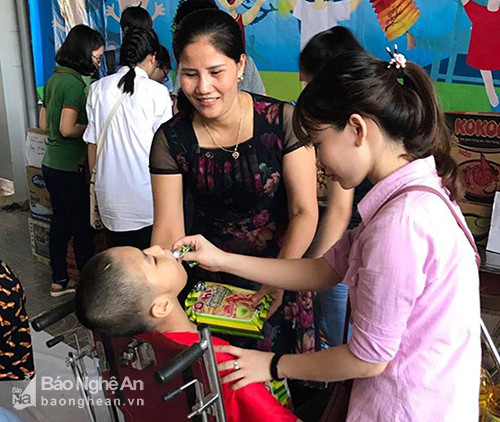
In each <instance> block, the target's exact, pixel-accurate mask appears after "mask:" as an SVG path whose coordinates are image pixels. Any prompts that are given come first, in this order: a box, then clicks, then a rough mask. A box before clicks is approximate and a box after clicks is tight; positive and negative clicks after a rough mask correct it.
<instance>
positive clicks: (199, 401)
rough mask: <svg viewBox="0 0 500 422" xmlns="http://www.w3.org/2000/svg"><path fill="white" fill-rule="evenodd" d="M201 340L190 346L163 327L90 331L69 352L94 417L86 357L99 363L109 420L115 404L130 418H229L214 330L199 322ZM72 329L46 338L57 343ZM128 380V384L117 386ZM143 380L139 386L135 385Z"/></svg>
mask: <svg viewBox="0 0 500 422" xmlns="http://www.w3.org/2000/svg"><path fill="white" fill-rule="evenodd" d="M74 306H75V305H74V301H73V300H70V301H68V302H65V303H63V304H62V305H59V306H57V307H56V308H54V309H52V310H49V311H48V312H46V313H44V314H42V315H40V316H38V317H36V318H35V319H34V320H33V321H32V322H31V325H32V327H33V329H34V330H35V331H41V330H44V329H45V328H47V327H49V326H50V325H52V324H54V323H56V322H57V321H59V320H61V319H62V318H64V317H65V316H67V315H69V314H70V313H71V312H73V311H74ZM198 332H199V341H198V342H197V343H195V344H193V345H192V346H189V347H187V346H184V345H181V344H179V343H176V342H174V341H172V340H170V339H168V338H166V337H165V336H163V335H162V334H161V333H158V332H156V333H147V334H141V335H138V336H133V337H109V336H105V335H102V334H99V333H95V332H91V331H89V332H88V335H89V341H90V344H89V345H88V346H85V347H80V344H79V343H78V342H77V350H76V351H75V352H69V353H68V357H67V359H66V364H67V365H68V366H69V367H70V368H71V370H72V372H73V375H74V377H75V382H76V383H77V385H79V386H80V387H81V388H79V390H80V392H81V394H82V396H83V399H84V402H85V409H86V411H87V415H88V417H89V420H90V421H91V422H98V421H97V420H96V416H95V411H94V408H93V404H92V402H93V401H92V400H91V398H92V394H91V393H92V391H91V389H90V388H89V385H88V384H89V383H88V382H86V378H87V369H86V367H85V362H84V358H85V357H86V356H89V357H90V358H92V360H93V362H94V364H95V365H96V368H97V372H98V375H99V382H100V383H101V388H102V390H103V392H104V394H105V396H106V404H107V405H108V410H109V413H110V417H111V420H112V421H113V422H118V421H119V417H118V412H117V408H119V409H120V411H121V412H122V414H123V416H124V418H125V421H126V422H135V421H138V422H142V421H146V420H147V421H151V422H154V421H165V420H169V421H176V422H177V421H179V422H180V421H188V420H193V421H200V422H226V414H225V409H224V402H223V398H222V389H221V382H220V378H219V374H218V371H217V363H216V360H215V352H214V348H213V344H212V337H211V334H210V330H209V328H208V326H206V325H200V326H199V327H198ZM68 334H69V332H68V333H65V334H62V335H58V336H56V337H54V338H52V339H50V340H48V341H47V347H49V348H50V347H53V346H55V345H56V344H58V343H60V342H61V341H63V340H64V338H65V335H68ZM124 385H126V386H127V387H129V388H117V386H122V387H123V386H124ZM136 386H140V387H141V388H134V387H136Z"/></svg>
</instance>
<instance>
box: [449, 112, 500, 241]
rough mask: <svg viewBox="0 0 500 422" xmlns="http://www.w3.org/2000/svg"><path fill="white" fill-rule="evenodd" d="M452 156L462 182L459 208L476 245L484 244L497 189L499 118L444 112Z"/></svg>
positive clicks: (492, 115) (498, 178)
mask: <svg viewBox="0 0 500 422" xmlns="http://www.w3.org/2000/svg"><path fill="white" fill-rule="evenodd" d="M447 119H448V122H449V124H450V126H451V128H452V130H453V132H454V134H455V137H456V139H455V142H454V145H452V156H453V158H454V159H455V160H456V161H457V163H458V166H459V170H460V171H461V173H462V175H463V178H464V181H465V200H464V201H462V202H461V203H460V208H461V209H462V212H463V214H464V216H465V219H466V221H467V225H468V226H469V228H470V230H471V232H472V234H473V235H474V239H475V240H476V243H477V244H478V245H486V242H487V239H488V232H489V228H490V219H491V209H492V204H493V199H494V196H495V192H496V191H497V190H500V115H499V114H496V115H495V114H486V113H485V114H472V113H447Z"/></svg>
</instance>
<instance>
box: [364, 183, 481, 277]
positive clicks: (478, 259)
mask: <svg viewBox="0 0 500 422" xmlns="http://www.w3.org/2000/svg"><path fill="white" fill-rule="evenodd" d="M413 191H424V192H429V193H433V194H434V195H436V196H438V197H439V198H441V199H442V200H443V201H444V203H445V204H446V205H447V207H448V209H449V210H450V211H451V213H452V214H453V217H455V221H456V222H457V224H458V226H459V227H460V228H461V229H462V231H463V232H464V234H465V236H466V237H467V240H468V241H469V243H470V245H471V246H472V248H473V249H474V253H475V254H476V263H477V266H478V268H479V266H480V265H481V257H480V256H479V252H478V250H477V246H476V243H475V242H474V238H473V237H472V235H471V234H470V231H469V230H468V228H467V227H466V226H465V223H464V222H463V221H462V219H461V218H460V217H459V216H458V214H457V212H456V211H455V209H454V208H453V207H452V205H451V203H450V201H449V200H447V199H446V198H445V197H444V195H443V194H442V193H441V192H439V191H438V190H436V189H434V188H431V187H430V186H426V185H413V186H407V187H405V188H403V189H400V190H398V191H397V192H395V193H394V194H392V195H391V196H390V197H389V198H388V199H387V200H386V201H385V202H384V203H383V204H382V205H381V206H380V207H379V208H378V210H377V211H376V212H375V214H374V216H375V215H376V214H377V213H378V212H379V211H380V210H381V209H382V208H384V207H385V206H386V205H387V204H388V203H389V202H391V201H392V200H393V199H395V198H397V197H398V196H400V195H402V194H404V193H406V192H413Z"/></svg>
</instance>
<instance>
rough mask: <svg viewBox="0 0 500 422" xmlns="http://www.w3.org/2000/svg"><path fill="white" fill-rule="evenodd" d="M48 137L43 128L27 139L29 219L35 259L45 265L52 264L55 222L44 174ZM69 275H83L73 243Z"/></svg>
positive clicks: (30, 132)
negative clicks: (51, 231) (78, 265)
mask: <svg viewBox="0 0 500 422" xmlns="http://www.w3.org/2000/svg"><path fill="white" fill-rule="evenodd" d="M46 140H47V135H46V134H45V133H44V132H42V131H41V130H40V129H28V134H27V136H26V145H25V151H26V164H27V166H26V176H27V183H28V195H29V203H30V218H29V219H28V224H29V229H30V240H31V253H32V255H33V258H34V259H35V260H37V261H38V262H41V263H42V264H46V265H49V264H50V252H49V230H50V220H51V219H52V205H51V202H50V194H49V192H48V190H47V187H46V185H45V180H44V178H43V173H42V168H41V167H42V159H43V155H44V154H45V142H46ZM66 262H67V265H68V275H69V277H70V278H71V279H74V280H78V278H79V273H78V269H77V266H76V261H75V252H74V250H73V241H71V242H70V243H69V245H68V255H67V257H66Z"/></svg>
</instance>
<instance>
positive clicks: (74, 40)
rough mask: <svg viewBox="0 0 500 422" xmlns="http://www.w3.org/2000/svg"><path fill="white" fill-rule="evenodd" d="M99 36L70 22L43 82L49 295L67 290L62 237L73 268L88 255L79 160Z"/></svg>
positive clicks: (87, 209) (84, 185) (86, 203)
mask: <svg viewBox="0 0 500 422" xmlns="http://www.w3.org/2000/svg"><path fill="white" fill-rule="evenodd" d="M103 51H104V41H103V38H102V36H101V34H99V32H97V31H95V30H93V29H91V28H89V27H88V26H85V25H77V26H75V27H74V28H73V29H72V30H71V31H70V32H69V34H68V36H67V38H66V40H65V41H64V43H63V44H62V45H61V48H60V49H59V51H58V52H57V55H56V62H57V63H58V65H59V66H57V67H56V68H55V70H54V74H53V75H52V76H51V77H50V79H49V80H48V81H47V83H46V84H45V87H44V96H43V105H42V108H41V111H40V128H41V129H42V130H44V131H46V132H47V139H48V140H47V150H46V152H45V155H44V157H43V160H42V171H43V177H44V179H45V184H46V185H47V190H48V191H49V194H50V201H51V204H52V212H53V215H52V220H51V222H50V233H49V249H50V266H51V269H52V285H51V288H50V294H51V295H52V296H60V295H63V294H67V293H72V292H74V291H75V289H74V288H73V287H72V286H71V285H70V286H68V283H69V278H68V271H67V267H66V255H67V250H68V242H69V240H70V239H71V237H73V245H74V248H75V258H76V264H77V267H78V270H79V271H81V270H82V269H83V266H84V265H85V263H86V262H87V261H88V260H89V258H90V257H91V256H92V254H93V250H94V249H93V241H92V231H91V227H90V201H89V188H88V185H87V183H86V181H85V177H84V171H83V164H84V161H85V158H86V157H87V145H86V144H85V142H83V139H82V135H83V132H84V131H85V127H86V125H87V115H86V113H85V101H86V94H85V88H86V86H85V83H84V81H83V79H82V76H83V75H91V74H92V73H94V72H95V69H96V68H97V67H98V66H99V65H100V63H101V57H102V54H103Z"/></svg>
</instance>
